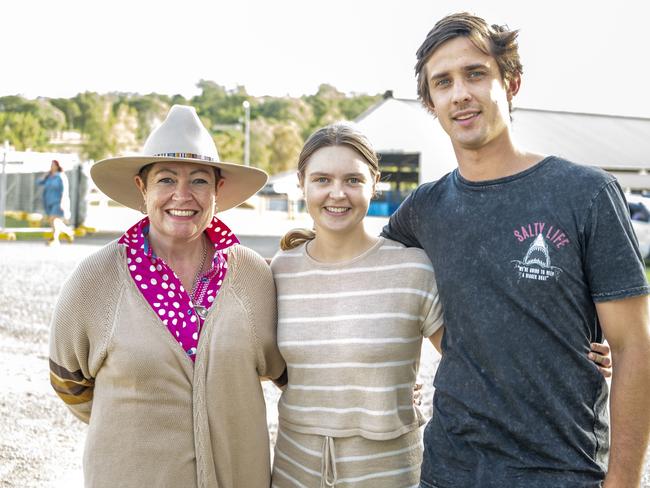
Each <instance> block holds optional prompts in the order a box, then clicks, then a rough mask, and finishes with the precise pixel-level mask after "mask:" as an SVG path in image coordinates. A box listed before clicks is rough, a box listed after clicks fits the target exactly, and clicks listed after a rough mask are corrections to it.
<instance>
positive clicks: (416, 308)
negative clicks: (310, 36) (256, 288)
mask: <svg viewBox="0 0 650 488" xmlns="http://www.w3.org/2000/svg"><path fill="white" fill-rule="evenodd" d="M298 176H299V181H300V186H301V188H302V190H303V192H304V197H305V202H306V204H307V209H308V211H309V213H310V215H311V217H312V218H313V220H314V230H313V231H311V230H304V229H299V230H294V231H291V232H290V233H288V234H287V235H286V236H285V237H284V238H283V240H282V243H281V247H282V249H283V250H282V251H281V252H279V253H278V254H277V255H276V256H275V258H274V259H273V261H272V263H271V267H272V270H273V275H274V278H275V283H276V287H277V294H278V332H277V334H278V336H277V337H278V345H279V348H280V351H281V353H282V355H283V356H284V359H285V361H286V363H287V370H288V385H287V388H286V390H285V391H284V392H283V394H282V397H281V399H280V402H279V405H278V410H279V429H278V439H277V443H276V446H275V456H274V467H273V477H272V480H273V486H274V487H277V488H284V487H294V486H299V487H310V488H311V487H318V486H320V487H326V486H328V487H331V486H342V485H345V486H355V487H359V488H362V487H373V488H381V487H390V488H396V487H416V486H418V484H419V475H420V462H421V440H420V432H419V427H420V426H421V425H422V424H423V423H424V419H423V417H422V415H421V413H420V412H419V410H418V408H417V407H416V406H415V405H414V402H413V387H414V384H415V379H416V375H417V370H418V364H419V360H420V350H421V346H422V339H423V338H428V339H429V340H431V342H432V343H433V344H434V345H435V346H436V348H437V349H438V350H440V340H441V337H442V331H443V329H442V325H443V322H442V311H441V308H440V304H439V301H438V291H437V287H436V281H435V275H434V270H433V268H432V266H431V262H430V261H429V259H428V258H427V256H426V254H425V253H424V251H422V250H421V249H416V248H406V247H404V246H403V245H402V244H400V243H397V242H394V241H391V240H388V239H385V238H383V237H376V236H374V235H372V234H370V233H368V232H367V231H366V229H365V227H364V218H365V216H366V213H367V211H368V207H369V204H370V200H371V198H372V197H373V195H374V193H375V187H376V184H377V182H378V181H379V164H378V158H377V155H376V153H375V151H374V150H373V149H372V146H371V145H370V143H369V142H368V140H367V139H366V138H365V137H364V136H363V135H362V134H361V133H359V132H358V131H357V130H356V129H354V128H353V127H352V126H350V125H347V124H341V123H339V124H333V125H330V126H327V127H324V128H321V129H319V130H317V131H316V132H315V133H314V134H312V136H311V137H310V138H309V139H308V140H307V142H306V143H305V146H304V147H303V149H302V151H301V153H300V156H299V162H298ZM605 354H606V352H605ZM599 357H600V356H599ZM608 359H609V358H607V359H606V360H608ZM606 373H608V372H607V371H605V374H606Z"/></svg>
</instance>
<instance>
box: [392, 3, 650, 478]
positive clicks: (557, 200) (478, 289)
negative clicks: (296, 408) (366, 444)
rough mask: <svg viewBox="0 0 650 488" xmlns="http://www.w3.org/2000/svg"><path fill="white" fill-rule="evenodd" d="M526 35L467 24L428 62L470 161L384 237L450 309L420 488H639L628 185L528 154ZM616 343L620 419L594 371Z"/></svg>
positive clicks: (432, 45)
mask: <svg viewBox="0 0 650 488" xmlns="http://www.w3.org/2000/svg"><path fill="white" fill-rule="evenodd" d="M516 36H517V32H516V31H509V30H508V29H506V28H503V27H499V26H488V25H487V24H486V22H485V21H484V20H483V19H481V18H478V17H475V16H472V15H469V14H455V15H451V16H448V17H445V18H444V19H442V20H441V21H439V22H438V23H437V24H436V25H435V27H434V28H433V29H432V30H431V32H429V34H428V35H427V38H426V40H425V41H424V43H423V44H422V46H421V47H420V49H419V50H418V53H417V56H418V63H417V66H416V73H417V75H418V92H419V95H420V98H421V99H422V102H423V103H424V105H425V106H426V107H427V108H428V109H429V110H430V111H431V112H433V114H434V115H435V116H437V118H438V120H439V122H440V124H441V126H442V127H443V129H444V130H445V131H446V132H447V134H448V135H449V137H450V138H451V142H452V144H453V147H454V151H455V154H456V158H457V161H458V168H457V169H456V170H455V171H453V172H452V173H450V174H448V175H446V176H444V177H442V178H441V179H440V180H438V181H436V182H433V183H428V184H425V185H422V186H421V187H419V188H418V189H417V190H416V191H415V192H414V193H413V194H412V195H411V196H410V197H409V198H408V199H407V200H406V201H405V202H404V203H403V204H402V206H401V207H400V208H399V210H398V211H397V212H396V213H395V214H394V215H393V216H392V217H391V219H390V222H389V224H388V226H387V227H386V228H385V229H384V234H385V235H386V236H387V237H390V238H392V239H396V240H399V241H402V242H404V243H405V244H407V245H410V246H418V247H422V248H424V249H425V251H426V252H427V253H428V255H429V257H430V258H431V261H432V262H433V265H434V269H435V271H436V276H437V280H438V285H439V291H440V298H441V301H442V305H443V311H444V323H445V333H444V337H443V341H442V347H443V351H444V354H443V358H442V361H441V363H440V366H439V368H438V373H437V375H436V379H435V386H436V394H435V396H434V412H433V418H432V419H431V421H430V422H429V424H428V425H427V427H426V429H425V433H424V444H425V452H424V462H423V465H422V479H421V487H422V488H432V487H433V488H452V487H453V488H456V487H472V488H475V487H499V488H501V487H509V488H513V487H515V488H516V487H526V488H531V487H533V488H535V487H539V488H542V487H544V488H548V487H589V488H591V487H594V488H595V487H601V486H604V487H607V488H614V487H633V486H638V484H639V480H640V476H641V467H642V464H643V458H644V452H645V449H646V446H647V442H648V436H649V430H650V395H648V391H650V331H649V327H648V300H647V294H648V293H649V292H650V288H649V287H648V285H647V283H646V278H645V273H644V267H643V263H642V260H641V257H640V254H639V251H638V246H637V241H636V238H635V236H634V233H633V231H632V227H631V225H630V221H629V216H628V213H627V208H626V204H625V201H624V197H623V194H622V191H621V188H620V187H619V185H618V184H617V182H616V180H615V179H614V178H613V177H612V176H610V175H608V174H607V173H605V172H603V171H600V170H598V169H594V168H590V167H587V166H582V165H576V164H573V163H571V162H568V161H566V160H563V159H561V158H558V157H555V156H544V155H540V154H533V153H530V152H526V151H525V150H522V149H520V148H518V147H516V146H515V144H514V142H513V140H512V137H511V130H510V117H509V110H510V107H511V101H512V98H513V97H514V96H515V95H516V94H517V91H518V90H519V86H520V82H521V73H522V67H521V63H520V61H519V55H518V52H517V43H516ZM601 333H604V337H605V339H606V340H607V341H608V342H609V344H610V347H611V349H612V357H613V361H614V364H615V367H614V375H613V378H612V387H611V399H610V408H611V417H610V418H608V413H607V401H608V388H607V384H606V383H605V381H604V379H603V377H602V376H601V375H600V373H599V372H598V369H597V367H596V366H595V365H594V364H593V363H592V362H591V361H589V359H588V358H587V353H588V351H589V344H590V342H591V341H594V340H599V339H600V336H601ZM609 427H611V428H609ZM610 432H611V443H610V438H609V437H610V436H609V434H610ZM610 446H611V448H610Z"/></svg>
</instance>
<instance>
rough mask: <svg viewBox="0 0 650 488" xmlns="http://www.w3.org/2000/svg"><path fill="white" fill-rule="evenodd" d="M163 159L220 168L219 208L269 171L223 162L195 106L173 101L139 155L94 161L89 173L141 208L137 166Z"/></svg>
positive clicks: (246, 193)
mask: <svg viewBox="0 0 650 488" xmlns="http://www.w3.org/2000/svg"><path fill="white" fill-rule="evenodd" d="M163 161H174V162H187V163H198V164H205V165H206V166H214V167H216V168H219V170H220V171H221V176H222V178H223V179H224V180H225V182H224V184H223V186H222V187H221V188H220V189H219V191H218V193H217V206H218V207H219V210H227V209H229V208H232V207H236V206H237V205H239V204H241V203H243V202H245V201H246V200H247V199H248V198H250V197H251V196H253V195H254V194H255V193H257V192H258V191H259V190H260V189H261V188H262V187H263V186H264V185H265V184H266V180H267V179H268V175H267V174H266V173H265V172H264V171H262V170H261V169H257V168H251V167H249V166H242V165H240V164H233V163H222V162H221V161H220V160H219V153H218V152H217V146H216V145H215V143H214V140H213V139H212V136H211V135H210V133H209V132H208V131H207V129H206V128H205V127H203V124H202V123H201V120H200V119H199V117H198V115H197V114H196V110H195V109H194V107H189V106H187V105H174V106H173V107H172V108H171V109H170V110H169V113H168V114H167V118H166V119H165V121H164V122H163V123H162V124H161V125H160V126H159V127H158V128H157V129H155V130H154V131H153V132H152V133H151V134H150V135H149V137H148V138H147V141H146V142H145V144H144V148H143V150H142V156H125V157H119V158H108V159H104V160H102V161H99V162H97V163H95V164H94V165H93V166H92V167H91V168H90V175H91V177H92V179H93V181H94V182H95V185H97V188H99V189H100V190H101V191H102V193H104V194H105V195H107V196H108V197H110V198H112V199H113V200H115V201H116V202H119V203H121V204H122V205H125V206H127V207H130V208H133V209H135V210H140V209H141V208H142V194H141V193H140V190H138V188H137V187H136V186H135V181H134V180H133V177H134V176H135V175H137V174H138V172H139V171H140V168H142V167H143V166H146V165H147V164H151V163H158V162H163Z"/></svg>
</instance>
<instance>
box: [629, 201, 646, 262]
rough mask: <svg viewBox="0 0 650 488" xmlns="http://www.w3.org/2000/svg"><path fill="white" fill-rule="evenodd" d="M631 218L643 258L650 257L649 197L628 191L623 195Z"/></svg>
mask: <svg viewBox="0 0 650 488" xmlns="http://www.w3.org/2000/svg"><path fill="white" fill-rule="evenodd" d="M625 198H626V199H627V204H628V207H629V209H630V216H631V218H632V227H633V228H634V232H635V233H636V237H637V239H638V241H639V250H640V251H641V256H643V259H650V198H648V197H644V196H642V195H638V194H634V193H628V194H627V195H625Z"/></svg>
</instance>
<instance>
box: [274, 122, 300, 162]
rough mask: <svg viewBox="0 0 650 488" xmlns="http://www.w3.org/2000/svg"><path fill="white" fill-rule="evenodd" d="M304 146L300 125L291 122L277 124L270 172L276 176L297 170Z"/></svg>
mask: <svg viewBox="0 0 650 488" xmlns="http://www.w3.org/2000/svg"><path fill="white" fill-rule="evenodd" d="M302 145H303V139H302V136H301V135H300V128H299V127H298V124H296V123H295V122H291V121H289V122H283V123H281V124H276V125H275V126H274V127H273V141H272V142H271V148H270V149H271V156H270V158H269V172H270V173H271V174H275V173H280V172H282V171H288V170H292V169H296V168H297V167H298V154H300V150H301V149H302Z"/></svg>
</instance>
